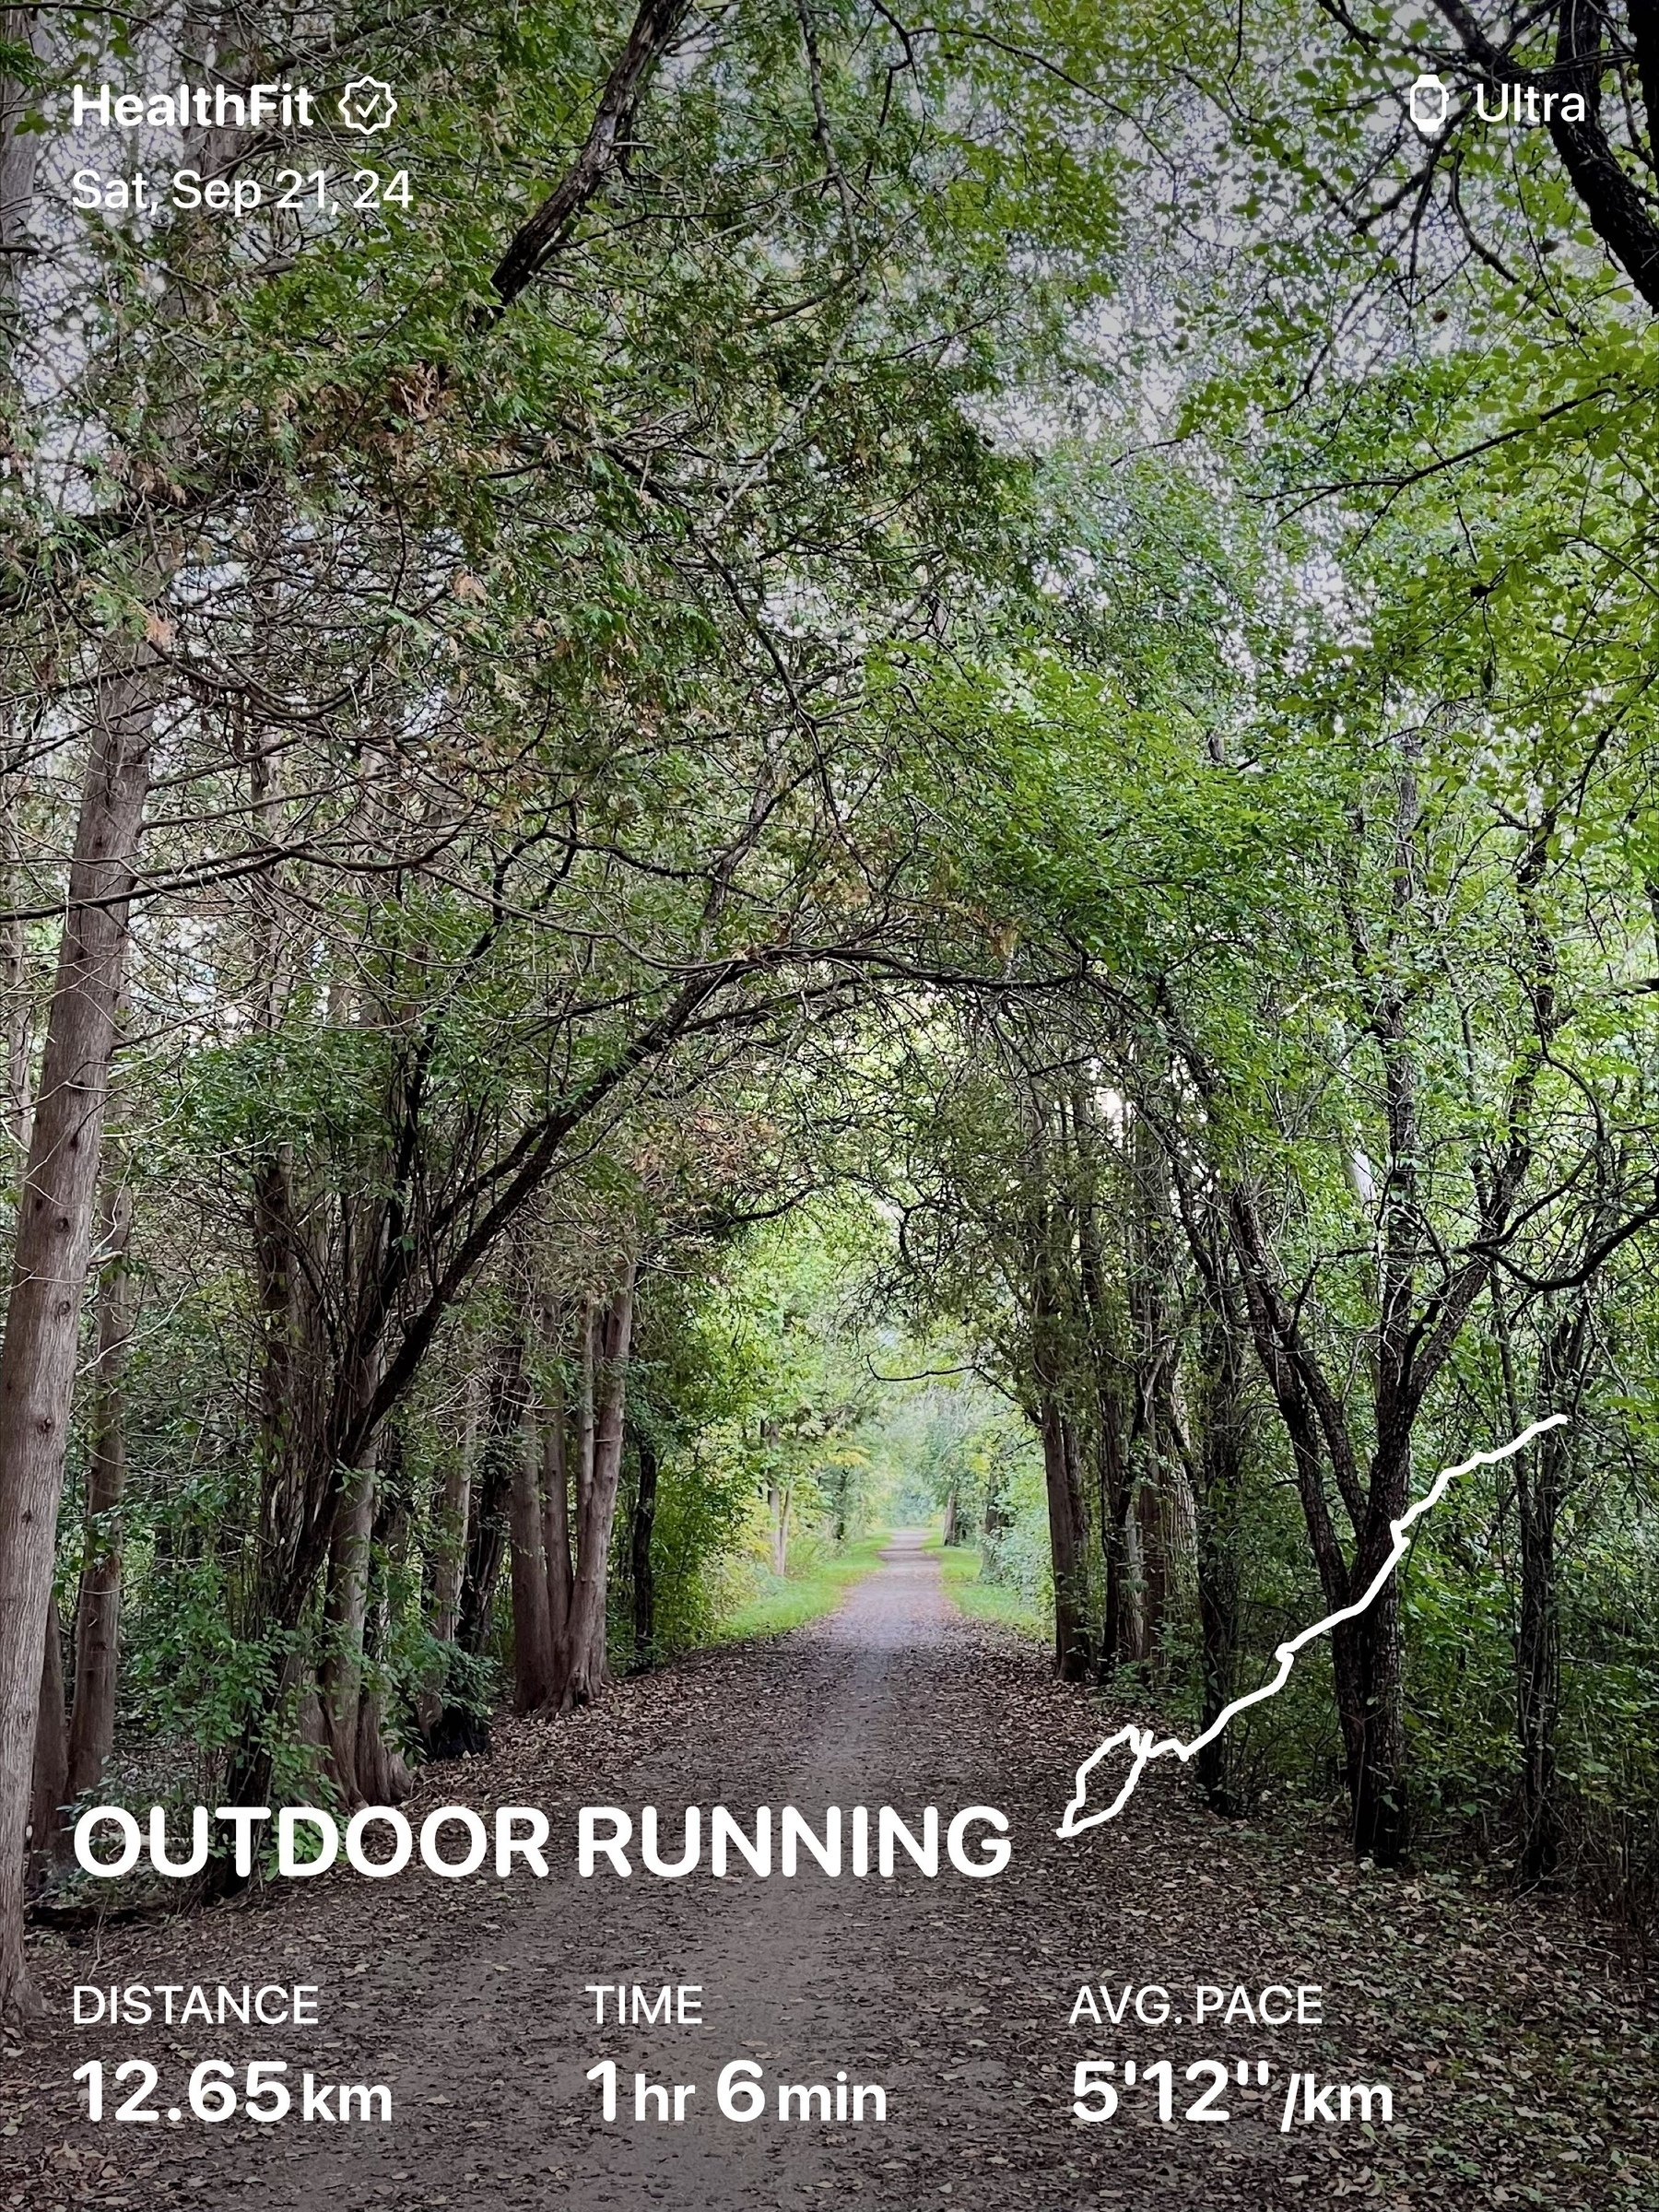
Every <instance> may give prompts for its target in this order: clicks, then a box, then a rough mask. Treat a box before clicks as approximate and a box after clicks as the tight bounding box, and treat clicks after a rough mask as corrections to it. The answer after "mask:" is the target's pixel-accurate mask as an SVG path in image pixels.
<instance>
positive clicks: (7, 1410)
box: [0, 648, 156, 2019]
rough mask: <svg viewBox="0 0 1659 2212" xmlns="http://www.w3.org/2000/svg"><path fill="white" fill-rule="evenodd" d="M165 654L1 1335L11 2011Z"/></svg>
mask: <svg viewBox="0 0 1659 2212" xmlns="http://www.w3.org/2000/svg"><path fill="white" fill-rule="evenodd" d="M153 657H154V656H153V653H150V652H149V651H148V650H147V649H144V648H140V649H137V651H136V652H135V653H134V655H133V658H132V661H131V663H130V665H129V667H128V669H127V671H126V673H125V674H124V675H122V676H120V677H115V676H112V675H107V676H106V677H104V678H103V679H102V681H101V682H100V687H99V692H98V710H99V712H98V720H97V722H96V724H95V725H94V727H93V730H92V734H91V738H90V743H89V745H88V753H87V767H86V781H85V784H84V788H83V793H82V799H81V809H80V819H79V822H78V824H77V826H76V839H75V857H74V860H73V863H72V864H71V866H70V871H69V892H68V911H67V913H66V916H65V925H64V934H63V945H62V950H61V953H60V957H59V964H58V972H57V980H56V982H55V984H54V986H53V994H52V1005H51V1009H50V1012H49V1014H48V1017H47V1027H46V1049H45V1054H44V1059H43V1062H42V1065H41V1084H40V1096H39V1100H38V1101H37V1104H36V1108H35V1117H34V1126H33V1129H32V1132H31V1134H30V1139H29V1165H28V1170H27V1172H26V1174H25V1178H24V1187H23V1196H22V1203H21V1206H20V1207H19V1211H18V1230H17V1243H16V1248H15V1251H14V1254H13V1262H12V1283H11V1292H10V1296H9V1298H8V1300H7V1303H6V1338H5V1344H4V1347H0V2018H6V2019H15V2018H18V2017H19V2016H20V2015H21V2014H22V2013H23V2012H24V2011H25V2010H33V2009H34V2005H35V1998H34V1993H33V1991H32V1989H31V1988H30V1986H29V1978H28V1974H27V1971H26V1969H25V1966H24V1959H23V1839H24V1831H25V1830H26V1829H27V1827H28V1824H29V1785H30V1778H31V1775H32V1772H33V1762H34V1737H35V1724H36V1719H37V1715H38V1712H39V1706H40V1689H41V1653H42V1651H43V1650H44V1648H45V1642H44V1640H45V1634H46V1615H47V1607H48V1603H49V1600H50V1598H51V1594H52V1575H53V1561H54V1555H55V1551H56V1545H57V1514H58V1502H59V1500H60V1498H61V1496H62V1492H63V1483H64V1452H65V1444H66V1441H67V1438H68V1429H69V1411H70V1401H71V1397H72V1395H73V1392H74V1386H75V1367H76V1352H77V1350H78V1347H79V1338H80V1313H81V1298H82V1293H83V1291H84V1289H85V1287H86V1279H87V1268H88V1262H89V1260H90V1257H91V1251H92V1224H93V1212H94V1206H95V1201H96V1198H97V1192H98V1181H99V1160H100V1153H101V1151H102V1147H103V1121H104V1107H105V1102H106V1100H107V1098H108V1095H109V1084H110V1064H111V1062H112V1059H113V1057H114V1052H115V1043H116V1010H117V1008H118V1006H119V1005H120V1002H121V984H122V972H123V967H124V960H125V956H126V944H127V900H128V897H129V895H130V893H131V889H132V881H133V857H134V854H135V852H136V850H137V844H138V837H139V831H140V829H141V827H142V824H143V818H144V802H145V796H146V794H147V789H148V784H149V747H150V731H151V725H152V723H153V721H154V716H155V704H156V700H155V690H154V687H153V683H152V681H151V665H152V663H153Z"/></svg>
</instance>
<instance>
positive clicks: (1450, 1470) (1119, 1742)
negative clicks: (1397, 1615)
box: [1054, 1413, 1567, 1837]
mask: <svg viewBox="0 0 1659 2212" xmlns="http://www.w3.org/2000/svg"><path fill="white" fill-rule="evenodd" d="M1566 1420H1567V1416H1566V1415H1565V1414H1564V1413H1552V1414H1550V1415H1549V1416H1548V1417H1547V1419H1544V1420H1541V1421H1535V1422H1534V1423H1533V1424H1532V1426H1531V1428H1530V1429H1524V1430H1522V1431H1521V1433H1520V1435H1519V1436H1518V1437H1516V1438H1515V1440H1514V1441H1513V1442H1512V1443H1508V1444H1504V1445H1502V1446H1501V1447H1500V1449H1499V1450H1498V1451H1496V1452H1477V1453H1476V1454H1475V1456H1474V1458H1473V1459H1465V1460H1464V1461H1463V1462H1462V1463H1461V1464H1460V1465H1457V1466H1455V1467H1442V1468H1441V1471H1440V1473H1439V1474H1438V1475H1437V1476H1436V1477H1435V1478H1434V1480H1433V1481H1432V1482H1431V1483H1430V1486H1429V1488H1427V1489H1426V1490H1425V1491H1424V1492H1423V1495H1422V1496H1421V1497H1420V1498H1419V1499H1418V1500H1417V1502H1416V1504H1415V1505H1409V1506H1407V1507H1406V1511H1405V1512H1403V1513H1402V1514H1401V1515H1400V1517H1399V1519H1398V1520H1397V1521H1394V1522H1391V1523H1390V1524H1389V1525H1390V1527H1391V1529H1392V1531H1393V1534H1394V1543H1393V1545H1392V1546H1391V1547H1390V1549H1389V1554H1388V1557H1387V1559H1384V1560H1383V1562H1382V1566H1381V1567H1379V1568H1378V1570H1377V1571H1376V1573H1375V1574H1374V1575H1373V1576H1372V1577H1371V1587H1370V1588H1369V1589H1368V1590H1367V1591H1366V1593H1365V1595H1364V1596H1363V1597H1361V1598H1359V1599H1357V1600H1356V1601H1355V1603H1354V1604H1353V1605H1351V1606H1344V1607H1343V1608H1342V1610H1341V1612H1339V1613H1332V1614H1329V1615H1327V1616H1326V1618H1324V1620H1316V1621H1315V1622H1314V1623H1313V1625H1312V1628H1309V1629H1303V1630H1301V1632H1300V1635H1296V1636H1292V1637H1291V1638H1290V1640H1289V1641H1288V1643H1281V1644H1280V1645H1279V1646H1278V1648H1277V1651H1276V1652H1275V1653H1274V1657H1275V1658H1276V1659H1277V1661H1278V1672H1277V1674H1276V1675H1275V1676H1274V1677H1273V1679H1272V1681H1271V1682H1264V1683H1263V1685H1262V1687H1261V1688H1259V1689H1253V1690H1251V1691H1250V1692H1249V1694H1248V1695H1247V1696H1245V1697H1242V1698H1235V1699H1234V1700H1233V1701H1232V1703H1231V1704H1230V1705H1229V1706H1228V1707H1227V1709H1226V1710H1225V1712H1221V1713H1219V1714H1218V1716H1217V1718H1216V1719H1215V1720H1213V1721H1212V1722H1211V1723H1210V1724H1209V1726H1208V1727H1207V1728H1206V1730H1205V1731H1204V1734H1203V1735H1195V1736H1194V1738H1193V1740H1192V1742H1191V1743H1190V1744H1184V1743H1182V1740H1181V1738H1180V1736H1178V1735H1170V1736H1166V1737H1165V1738H1164V1740H1163V1742H1162V1743H1159V1741H1158V1739H1157V1736H1156V1734H1155V1733H1154V1731H1153V1730H1152V1729H1150V1728H1141V1727H1137V1726H1136V1725H1135V1723H1134V1722H1133V1721H1131V1722H1130V1724H1129V1725H1128V1726H1127V1727H1126V1728H1120V1729H1119V1730H1118V1732H1117V1734H1116V1735H1109V1736H1108V1737H1107V1739H1106V1741H1105V1742H1104V1743H1103V1744H1100V1745H1099V1746H1098V1747H1096V1748H1095V1749H1094V1750H1093V1751H1091V1752H1090V1753H1089V1755H1088V1758H1087V1759H1085V1760H1084V1761H1083V1764H1082V1765H1081V1766H1080V1767H1079V1768H1078V1769H1077V1794H1076V1795H1075V1796H1074V1797H1073V1799H1072V1801H1071V1803H1070V1804H1069V1805H1068V1806H1066V1808H1065V1819H1064V1820H1063V1821H1062V1822H1061V1823H1060V1826H1059V1827H1058V1828H1057V1829H1056V1830H1054V1833H1055V1834H1056V1835H1057V1836H1061V1837H1067V1836H1080V1835H1081V1834H1082V1833H1083V1831H1084V1830H1085V1829H1086V1828H1098V1827H1099V1826H1100V1823H1101V1822H1102V1821H1104V1820H1115V1819H1116V1818H1117V1817H1118V1815H1119V1814H1120V1813H1121V1812H1122V1811H1123V1809H1124V1806H1126V1805H1127V1804H1128V1802H1129V1800H1130V1798H1131V1797H1133V1796H1134V1794H1135V1784H1136V1783H1138V1782H1139V1780H1140V1778H1141V1776H1142V1774H1143V1773H1144V1772H1145V1771H1146V1770H1147V1767H1148V1766H1149V1765H1150V1763H1151V1761H1152V1760H1153V1759H1166V1758H1168V1757H1169V1756H1170V1755H1171V1753H1172V1754H1173V1755H1174V1757H1175V1758H1177V1759H1180V1760H1181V1761H1182V1764H1183V1765H1184V1764H1185V1762H1186V1761H1187V1760H1188V1759H1191V1758H1193V1757H1194V1754H1195V1753H1196V1752H1199V1751H1202V1750H1203V1748H1204V1747H1205V1745H1206V1744H1211V1743H1214V1742H1215V1740H1216V1738H1217V1736H1218V1735H1220V1733H1221V1731H1222V1730H1223V1729H1224V1728H1225V1727H1226V1726H1227V1724H1228V1723H1229V1722H1230V1721H1231V1720H1232V1719H1233V1718H1234V1717H1235V1715H1236V1714H1238V1713H1241V1712H1244V1711H1245V1710H1246V1708H1247V1707H1249V1706H1252V1705H1260V1704H1262V1703H1263V1702H1264V1701H1265V1700H1266V1699H1268V1698H1274V1697H1277V1695H1278V1693H1279V1691H1280V1690H1281V1689H1283V1688H1284V1687H1285V1684H1286V1683H1287V1682H1288V1680H1289V1678H1290V1669H1291V1667H1292V1666H1293V1665H1295V1663H1296V1654H1297V1653H1298V1652H1300V1650H1301V1648H1302V1646H1303V1645H1304V1644H1307V1643H1312V1641H1313V1639H1314V1638H1315V1637H1316V1636H1324V1635H1327V1634H1328V1633H1329V1632H1330V1630H1332V1629H1334V1628H1335V1627H1336V1626H1337V1624H1338V1623H1339V1622H1341V1621H1345V1620H1357V1619H1358V1618H1359V1615H1360V1614H1361V1613H1363V1612H1364V1611H1365V1609H1366V1607H1367V1606H1370V1605H1371V1604H1373V1603H1374V1602H1375V1600H1376V1597H1377V1594H1378V1593H1379V1592H1380V1591H1381V1590H1382V1586H1383V1584H1384V1583H1386V1582H1387V1580H1388V1578H1389V1576H1390V1575H1391V1574H1392V1573H1393V1572H1394V1569H1395V1568H1396V1567H1397V1566H1398V1565H1399V1564H1400V1561H1401V1560H1402V1559H1404V1558H1405V1557H1406V1553H1407V1552H1408V1551H1409V1550H1410V1548H1411V1538H1410V1532H1411V1531H1412V1529H1413V1528H1415V1527H1416V1525H1417V1524H1418V1522H1419V1521H1420V1520H1421V1519H1422V1517H1423V1515H1424V1514H1425V1513H1427V1512H1431V1511H1432V1509H1433V1508H1434V1507H1435V1506H1437V1505H1438V1504H1439V1503H1440V1501H1441V1499H1442V1498H1443V1497H1444V1496H1445V1494H1446V1492H1447V1491H1448V1490H1449V1489H1450V1488H1451V1487H1452V1485H1453V1483H1454V1482H1455V1481H1456V1480H1457V1478H1458V1477H1459V1476H1460V1475H1469V1474H1472V1473H1473V1472H1474V1470H1475V1469H1476V1468H1477V1467H1495V1466H1497V1465H1499V1463H1500V1461H1502V1460H1506V1459H1513V1457H1514V1456H1515V1453H1517V1452H1524V1450H1525V1449H1526V1447H1527V1445H1528V1444H1530V1443H1531V1442H1532V1441H1533V1440H1534V1438H1535V1437H1539V1436H1542V1435H1543V1434H1544V1431H1545V1430H1547V1429H1559V1428H1561V1427H1563V1426H1564V1425H1565V1423H1566ZM1125 1746H1126V1747H1128V1749H1129V1750H1130V1751H1132V1752H1133V1753H1134V1755H1135V1763H1134V1765H1133V1766H1132V1767H1131V1768H1130V1770H1129V1779H1128V1780H1127V1781H1126V1782H1125V1783H1124V1786H1123V1788H1122V1789H1121V1790H1120V1791H1119V1792H1118V1794H1117V1795H1116V1796H1115V1797H1114V1798H1113V1799H1112V1803H1111V1804H1110V1805H1109V1806H1106V1807H1105V1808H1104V1810H1103V1811H1100V1812H1098V1813H1090V1814H1088V1817H1087V1818H1079V1815H1080V1814H1082V1812H1083V1808H1084V1806H1086V1805H1087V1804H1088V1777H1089V1775H1090V1774H1091V1773H1092V1772H1093V1771H1094V1770H1095V1768H1096V1767H1098V1766H1099V1765H1100V1761H1101V1759H1105V1758H1106V1757H1108V1755H1109V1754H1110V1753H1112V1752H1113V1751H1116V1750H1118V1749H1120V1748H1122V1747H1125Z"/></svg>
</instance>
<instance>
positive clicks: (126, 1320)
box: [68, 1183, 134, 1798]
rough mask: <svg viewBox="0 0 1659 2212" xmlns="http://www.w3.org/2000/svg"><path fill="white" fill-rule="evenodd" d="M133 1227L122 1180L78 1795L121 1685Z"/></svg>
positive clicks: (93, 1521)
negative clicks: (125, 1397)
mask: <svg viewBox="0 0 1659 2212" xmlns="http://www.w3.org/2000/svg"><path fill="white" fill-rule="evenodd" d="M132 1228H133V1199H132V1193H131V1192H130V1191H129V1190H128V1189H127V1187H126V1185H125V1184H124V1183H121V1184H118V1185H117V1186H116V1189H115V1191H114V1194H113V1195H112V1198H111V1201H110V1218H109V1227H108V1233H107V1240H106V1241H107V1244H108V1252H109V1257H108V1261H107V1264H106V1265H105V1268H104V1273H103V1279H102V1281H101V1282H100V1285H99V1290H98V1358H97V1362H96V1364H95V1366H94V1368H93V1386H92V1439H91V1456H90V1463H89V1465H88V1471H87V1533H86V1540H85V1547H84V1549H83V1551H82V1555H81V1577H80V1594H79V1599H78V1602H77V1603H76V1610H75V1703H74V1707H73V1711H72V1713H71V1718H70V1723H69V1786H68V1794H69V1795H70V1797H71V1798H76V1797H79V1796H81V1795H82V1794H84V1793H85V1792H86V1791H88V1790H90V1789H92V1788H93V1787H94V1786H95V1785H96V1784H97V1782H98V1780H99V1777H100V1775H101V1774H102V1772H103V1771H104V1766H105V1763H106V1762H107V1760H108V1759H109V1757H110V1754H111V1752H112V1750H113V1749H114V1747H115V1691H116V1687H117V1682H118V1678H119V1665H120V1653H121V1502H122V1498H123V1496H124V1492H125V1489H126V1417H125V1407H124V1404H123V1383H124V1370H125V1366H126V1348H127V1342H128V1339H129V1338H130V1337H131V1335H132V1334H133V1317H134V1295H133V1276H132V1269H131V1266H130V1264H129V1251H128V1247H129V1244H130V1241H131V1238H132Z"/></svg>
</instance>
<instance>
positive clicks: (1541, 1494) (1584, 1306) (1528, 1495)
mask: <svg viewBox="0 0 1659 2212" xmlns="http://www.w3.org/2000/svg"><path fill="white" fill-rule="evenodd" d="M1593 1344H1594V1331H1593V1330H1592V1328H1591V1326H1590V1306H1589V1300H1588V1298H1587V1297H1581V1298H1580V1299H1579V1300H1577V1301H1576V1303H1575V1306H1574V1308H1573V1311H1572V1312H1570V1313H1568V1314H1566V1315H1564V1316H1562V1318H1561V1319H1560V1320H1559V1321H1558V1322H1557V1323H1556V1324H1555V1326H1554V1327H1553V1328H1552V1329H1550V1331H1549V1332H1548V1334H1547V1335H1546V1336H1545V1339H1544V1343H1543V1346H1542V1348H1541V1350H1540V1354H1539V1359H1538V1394H1537V1395H1538V1404H1539V1406H1540V1407H1541V1408H1543V1409H1544V1410H1545V1411H1547V1412H1550V1413H1554V1412H1558V1411H1560V1410H1561V1409H1562V1408H1564V1407H1565V1406H1569V1405H1571V1406H1574V1407H1576V1406H1577V1405H1578V1403H1579V1401H1580V1399H1581V1398H1582V1396H1583V1389H1584V1383H1585V1379H1586V1371H1587V1366H1588V1360H1589V1356H1590V1351H1591V1347H1592V1346H1593ZM1571 1440H1572V1430H1571V1429H1551V1430H1548V1431H1547V1434H1545V1435H1543V1436H1541V1437H1540V1438H1539V1439H1538V1441H1537V1442H1536V1443H1535V1444H1534V1445H1533V1447H1532V1449H1531V1451H1530V1452H1528V1453H1523V1454H1522V1455H1521V1456H1520V1458H1519V1459H1518V1460H1517V1461H1516V1463H1515V1505H1516V1511H1517V1515H1518V1518H1519V1522H1520V1535H1521V1547H1520V1548H1521V1607H1520V1618H1519V1619H1518V1621H1517V1623H1516V1636H1515V1730H1516V1735H1517V1737H1518V1739H1519V1742H1520V1747H1521V1848H1520V1851H1519V1853H1518V1854H1517V1857H1516V1866H1515V1872H1516V1876H1517V1878H1518V1879H1519V1880H1521V1881H1522V1882H1524V1883H1528V1884H1532V1883H1537V1882H1545V1881H1547V1880H1548V1879H1549V1878H1550V1877H1551V1876H1552V1875H1553V1874H1554V1873H1555V1872H1556V1869H1557V1867H1558V1865H1559V1861H1560V1851H1561V1817H1560V1806H1559V1795H1558V1790H1559V1782H1558V1773H1557V1757H1556V1725H1557V1722H1558V1719H1559V1713H1560V1705H1561V1606H1560V1590H1559V1580H1558V1571H1557V1562H1556V1535H1557V1530H1558V1527H1559V1522H1560V1516H1561V1508H1562V1505H1563V1503H1564V1501H1565V1500H1566V1496H1567V1488H1568V1482H1569V1477H1570V1475H1571V1466H1572V1453H1573V1446H1572V1441H1571Z"/></svg>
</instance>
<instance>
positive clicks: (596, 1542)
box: [558, 1261, 634, 1706]
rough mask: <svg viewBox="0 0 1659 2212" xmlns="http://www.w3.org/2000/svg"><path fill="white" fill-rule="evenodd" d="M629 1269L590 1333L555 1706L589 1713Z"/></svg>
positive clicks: (599, 1642) (624, 1376)
mask: <svg viewBox="0 0 1659 2212" xmlns="http://www.w3.org/2000/svg"><path fill="white" fill-rule="evenodd" d="M633 1300H634V1263H633V1262H631V1261H630V1262H629V1267H628V1272H627V1275H626V1277H625V1278H624V1280H623V1282H622V1284H621V1286H620V1288H618V1290H617V1291H616V1292H615V1294H614V1295H613V1296H612V1298H611V1299H610V1300H609V1302H608V1303H607V1304H606V1307H605V1308H604V1311H603V1313H602V1315H601V1316H600V1318H599V1321H598V1325H597V1328H596V1330H595V1332H594V1359H593V1391H592V1408H593V1411H592V1420H591V1426H588V1429H587V1433H588V1434H590V1435H591V1437H592V1461H591V1465H592V1474H591V1476H590V1477H589V1479H588V1481H587V1483H586V1485H585V1486H582V1485H581V1484H580V1481H579V1489H580V1492H581V1495H580V1498H579V1512H578V1516H577V1531H576V1575H575V1582H574V1584H573V1586H572V1589H571V1618H570V1623H569V1627H568V1629H567V1631H566V1635H565V1643H564V1649H563V1650H562V1651H561V1653H559V1683H558V1698H559V1704H560V1705H562V1706H571V1705H591V1704H593V1703H594V1700H596V1699H597V1698H598V1697H599V1695H600V1693H601V1691H602V1690H603V1688H604V1687H605V1668H606V1648H605V1602H606V1585H607V1579H608V1571H609V1566H610V1547H611V1535H612V1531H613V1529H614V1526H615V1523H616V1517H617V1491H618V1485H619V1483H620V1481H621V1477H622V1422H623V1414H624V1409H625V1406H626V1402H627V1394H628V1356H629V1344H630V1342H631V1340H632V1335H633Z"/></svg>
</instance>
